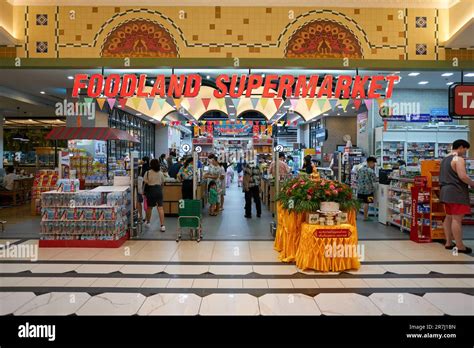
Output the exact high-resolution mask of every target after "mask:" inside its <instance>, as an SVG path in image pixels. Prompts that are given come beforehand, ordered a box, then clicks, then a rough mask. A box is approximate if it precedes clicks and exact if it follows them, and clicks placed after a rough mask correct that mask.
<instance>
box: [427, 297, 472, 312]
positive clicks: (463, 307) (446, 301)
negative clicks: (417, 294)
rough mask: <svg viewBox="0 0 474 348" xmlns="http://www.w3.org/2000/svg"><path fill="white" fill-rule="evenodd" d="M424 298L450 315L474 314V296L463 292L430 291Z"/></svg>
mask: <svg viewBox="0 0 474 348" xmlns="http://www.w3.org/2000/svg"><path fill="white" fill-rule="evenodd" d="M423 298H424V299H425V300H427V301H428V302H430V303H432V304H433V305H434V306H436V307H437V308H438V309H439V310H441V311H442V312H443V313H446V314H448V315H474V296H471V295H466V294H461V293H428V294H425V295H424V296H423Z"/></svg>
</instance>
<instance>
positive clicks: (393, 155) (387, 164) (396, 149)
mask: <svg viewBox="0 0 474 348" xmlns="http://www.w3.org/2000/svg"><path fill="white" fill-rule="evenodd" d="M380 155H381V159H382V160H381V161H380V162H381V165H382V168H383V169H392V168H393V167H394V166H396V165H398V161H399V160H404V159H405V147H404V144H403V143H400V142H384V143H383V146H382V147H381V154H380Z"/></svg>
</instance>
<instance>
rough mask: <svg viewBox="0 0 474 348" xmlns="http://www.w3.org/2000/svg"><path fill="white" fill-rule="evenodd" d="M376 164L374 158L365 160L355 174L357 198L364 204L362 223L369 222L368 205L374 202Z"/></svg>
mask: <svg viewBox="0 0 474 348" xmlns="http://www.w3.org/2000/svg"><path fill="white" fill-rule="evenodd" d="M376 163H377V159H376V158H375V157H369V158H367V163H366V164H364V165H363V166H362V167H361V168H360V169H359V171H358V172H357V198H358V199H359V200H360V201H361V202H362V203H363V204H364V221H371V219H370V218H369V204H370V203H373V202H374V195H375V183H376V181H377V177H376V176H375V171H374V167H375V164H376Z"/></svg>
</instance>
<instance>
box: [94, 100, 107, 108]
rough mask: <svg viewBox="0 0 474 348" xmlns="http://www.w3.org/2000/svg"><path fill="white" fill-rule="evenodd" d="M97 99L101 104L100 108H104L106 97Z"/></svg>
mask: <svg viewBox="0 0 474 348" xmlns="http://www.w3.org/2000/svg"><path fill="white" fill-rule="evenodd" d="M96 101H97V104H99V108H100V109H101V110H102V109H103V108H104V103H105V101H106V99H105V98H97V99H96Z"/></svg>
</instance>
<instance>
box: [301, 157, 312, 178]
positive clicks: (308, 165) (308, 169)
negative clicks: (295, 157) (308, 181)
mask: <svg viewBox="0 0 474 348" xmlns="http://www.w3.org/2000/svg"><path fill="white" fill-rule="evenodd" d="M314 170H315V166H314V165H313V161H312V157H311V155H306V156H304V163H303V167H302V168H301V171H302V172H304V173H306V174H309V175H311V174H313V172H314Z"/></svg>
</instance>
